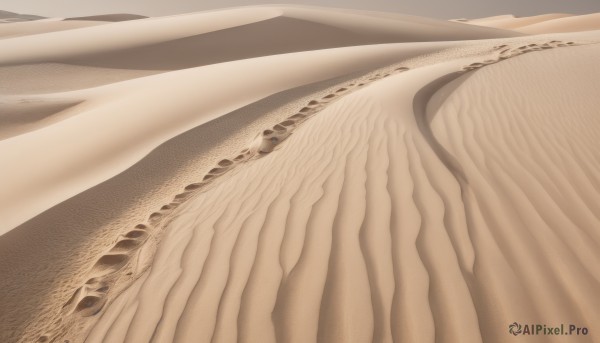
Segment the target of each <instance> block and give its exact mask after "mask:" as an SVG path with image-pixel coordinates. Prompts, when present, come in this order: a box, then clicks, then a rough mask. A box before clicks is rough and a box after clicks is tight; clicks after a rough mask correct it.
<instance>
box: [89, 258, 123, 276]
mask: <svg viewBox="0 0 600 343" xmlns="http://www.w3.org/2000/svg"><path fill="white" fill-rule="evenodd" d="M128 261H129V255H127V254H107V255H104V256H102V257H100V259H98V261H97V262H96V264H94V266H93V267H92V274H93V275H94V276H104V275H108V274H112V273H115V272H117V271H119V270H120V269H121V268H123V267H124V266H125V265H126V264H127V262H128Z"/></svg>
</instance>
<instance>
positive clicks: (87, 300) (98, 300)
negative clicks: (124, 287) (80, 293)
mask: <svg viewBox="0 0 600 343" xmlns="http://www.w3.org/2000/svg"><path fill="white" fill-rule="evenodd" d="M105 303H106V298H105V297H100V296H96V295H88V296H86V297H84V298H83V299H81V301H79V303H78V304H77V307H76V308H75V312H77V313H78V314H79V315H80V316H82V317H90V316H93V315H95V314H97V313H98V312H100V311H101V310H102V308H103V307H104V304H105Z"/></svg>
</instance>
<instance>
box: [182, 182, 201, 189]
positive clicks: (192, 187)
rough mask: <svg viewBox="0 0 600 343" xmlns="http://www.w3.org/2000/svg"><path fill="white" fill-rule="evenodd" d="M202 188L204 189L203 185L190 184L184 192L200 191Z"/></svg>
mask: <svg viewBox="0 0 600 343" xmlns="http://www.w3.org/2000/svg"><path fill="white" fill-rule="evenodd" d="M200 187H202V184H201V183H192V184H189V185H187V186H185V188H184V190H186V191H193V190H195V189H198V188H200Z"/></svg>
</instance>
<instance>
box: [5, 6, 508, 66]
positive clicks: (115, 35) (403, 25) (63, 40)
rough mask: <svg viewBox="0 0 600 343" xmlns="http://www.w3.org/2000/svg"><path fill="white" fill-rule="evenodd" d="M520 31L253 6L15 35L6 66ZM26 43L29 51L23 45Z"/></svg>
mask: <svg viewBox="0 0 600 343" xmlns="http://www.w3.org/2000/svg"><path fill="white" fill-rule="evenodd" d="M103 26H104V25H103ZM513 36H518V34H517V33H514V32H510V31H502V30H496V29H490V28H481V27H476V26H475V27H474V26H464V25H461V24H457V23H450V22H445V21H435V20H431V19H419V18H418V17H410V16H406V17H402V18H394V19H391V18H387V19H386V18H381V17H373V16H370V15H359V14H354V13H347V12H336V11H334V10H321V11H317V10H314V9H301V8H294V7H289V8H288V7H252V8H238V9H231V10H226V11H213V12H205V13H198V14H188V15H179V16H172V17H162V18H148V19H142V20H134V21H127V22H121V23H112V24H110V25H109V26H104V27H102V28H100V27H89V28H82V29H80V30H71V31H67V32H65V31H62V32H53V33H49V34H48V35H45V36H41V35H40V36H32V37H23V38H21V39H19V40H10V39H8V40H6V41H4V42H3V46H4V48H5V53H3V55H2V56H0V65H9V64H15V63H39V62H47V61H49V60H50V61H53V62H63V63H73V64H78V65H88V66H95V67H109V68H123V69H162V70H165V69H168V70H172V69H182V68H190V67H195V66H202V65H206V64H213V63H218V62H226V61H231V60H239V59H245V58H252V57H259V56H265V55H273V54H282V53H289V52H296V51H305V50H316V49H325V48H334V47H343V46H355V45H365V44H382V43H398V42H407V41H408V42H413V41H442V40H444V41H446V40H462V39H483V38H499V37H513ZM23 44H26V45H27V46H28V47H29V49H22V48H21V47H22V46H23ZM173 56H177V58H172V57H173ZM142 57H143V58H142Z"/></svg>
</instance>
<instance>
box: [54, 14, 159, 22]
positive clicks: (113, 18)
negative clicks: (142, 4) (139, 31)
mask: <svg viewBox="0 0 600 343" xmlns="http://www.w3.org/2000/svg"><path fill="white" fill-rule="evenodd" d="M145 18H148V17H146V16H143V15H138V14H129V13H115V14H102V15H92V16H87V17H71V18H65V21H70V20H76V21H79V20H89V21H108V22H119V21H128V20H137V19H145Z"/></svg>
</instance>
